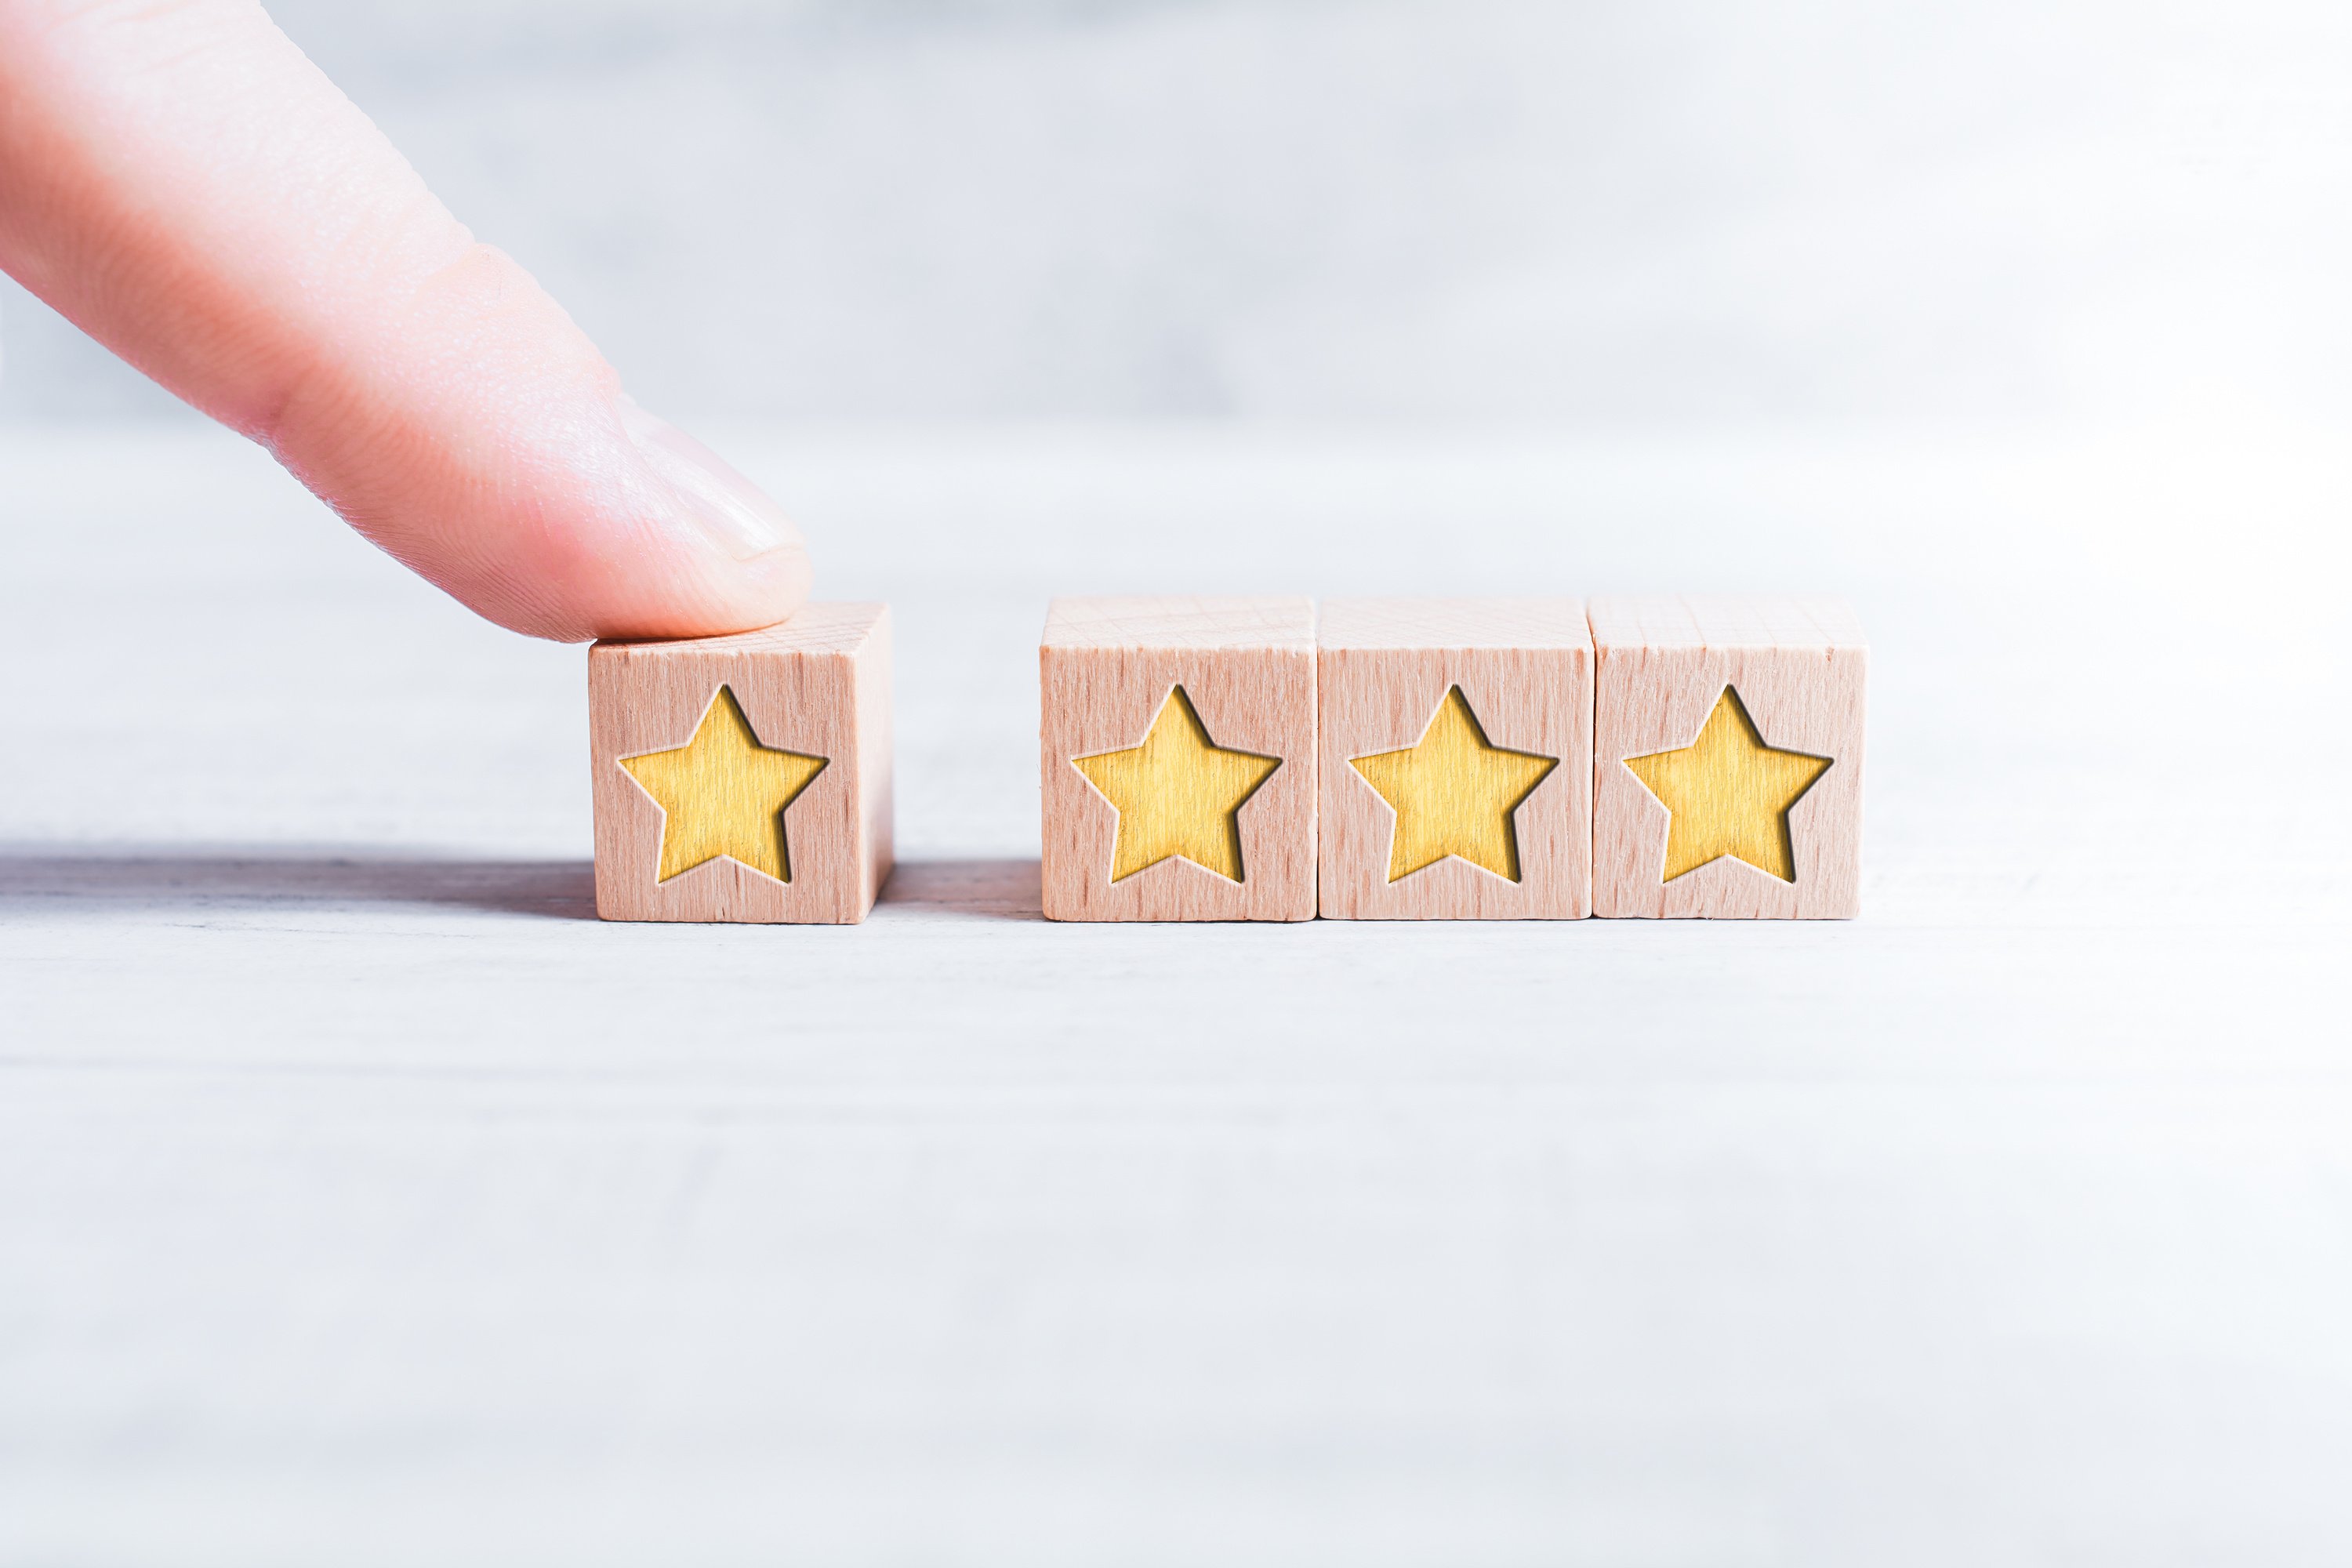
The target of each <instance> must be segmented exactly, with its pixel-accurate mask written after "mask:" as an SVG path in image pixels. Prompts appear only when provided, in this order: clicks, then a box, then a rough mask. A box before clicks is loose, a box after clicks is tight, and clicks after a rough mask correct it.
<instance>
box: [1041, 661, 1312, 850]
mask: <svg viewBox="0 0 2352 1568" xmlns="http://www.w3.org/2000/svg"><path fill="white" fill-rule="evenodd" d="M1071 762H1072V763H1073V765H1075V766H1076V768H1077V770H1078V771H1079V772H1080V773H1084V774H1086V776H1087V783H1089V784H1093V785H1094V786H1095V788H1096V789H1097V790H1099V791H1101V792H1102V796H1103V798H1104V799H1105V800H1108V801H1109V802H1110V803H1111V805H1113V806H1115V807H1116V808H1118V846H1117V847H1116V848H1115V849H1114V850H1113V851H1112V854H1111V870H1110V879H1111V880H1112V881H1114V882H1118V881H1122V880H1124V879H1127V878H1129V877H1132V876H1134V875H1135V874H1136V873H1137V872H1138V871H1140V870H1143V869H1145V868H1148V867H1152V866H1157V865H1158V864H1160V861H1162V860H1165V859H1168V858H1171V856H1181V857H1182V858H1184V859H1187V860H1190V861H1192V864H1194V865H1195V866H1199V867H1201V868H1203V869H1205V870H1210V871H1214V872H1215V873H1216V874H1217V875H1218V876H1220V877H1223V878H1224V879H1225V880H1227V881H1229V882H1238V881H1240V880H1241V879H1242V830H1241V823H1240V821H1239V820H1238V816H1239V813H1240V811H1241V808H1242V805H1243V803H1244V802H1245V801H1247V800H1248V799H1249V797H1250V796H1251V795H1255V794H1256V793H1257V789H1258V786H1259V785H1260V784H1264V783H1265V781H1266V780H1267V779H1268V778H1269V777H1271V776H1272V774H1273V773H1274V770H1275V769H1276V768H1278V767H1280V766H1282V759H1281V758H1279V757H1261V756H1259V755H1257V754H1256V753H1255V752H1236V751H1232V750H1229V749H1228V748H1226V747H1223V746H1220V745H1218V744H1217V743H1216V742H1213V741H1212V740H1210V739H1209V731H1208V729H1207V727H1206V726H1205V725H1203V724H1202V722H1201V716H1200V715H1199V714H1198V713H1196V712H1194V711H1193V710H1192V699H1191V698H1190V697H1187V696H1186V695H1185V694H1184V689H1183V688H1182V687H1181V686H1178V687H1174V688H1171V689H1170V691H1169V693H1168V698H1167V700H1166V701H1164V702H1162V703H1160V712H1159V715H1158V717H1156V718H1154V719H1153V720H1152V721H1151V729H1150V732H1149V733H1147V734H1146V735H1145V736H1144V737H1143V743H1142V744H1141V745H1139V746H1131V747H1129V749H1127V750H1126V751H1123V752H1097V754H1095V755H1093V756H1089V757H1074V758H1072V759H1071Z"/></svg>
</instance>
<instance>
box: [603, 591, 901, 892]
mask: <svg viewBox="0 0 2352 1568" xmlns="http://www.w3.org/2000/svg"><path fill="white" fill-rule="evenodd" d="M588 737H589V752H590V760H591V763H592V765H593V778H594V786H595V811H596V912H597V913H598V914H599V915H601V916H603V917H604V919H606V920H608V921H762V922H787V921H788V922H793V923H801V924H851V923H855V922H856V921H862V920H864V919H865V918H866V911H867V910H870V909H872V908H873V907H874V899H875V895H876V894H877V893H878V892H880V890H881V888H882V882H883V879H885V878H887V876H888V875H889V874H890V611H889V607H888V606H887V605H845V604H815V605H808V606H806V607H805V608H803V610H802V611H801V612H800V613H799V614H798V615H796V616H793V618H792V619H791V620H790V621H787V622H785V623H784V624H783V625H782V626H771V627H769V628H768V629H767V630H765V631H758V632H746V633H743V634H742V635H741V636H740V637H706V638H699V639H697V640H694V641H688V642H656V643H598V644H597V645H596V646H595V647H593V648H591V649H589V650H588Z"/></svg>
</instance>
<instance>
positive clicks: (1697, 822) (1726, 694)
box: [1625, 686, 1831, 882]
mask: <svg viewBox="0 0 2352 1568" xmlns="http://www.w3.org/2000/svg"><path fill="white" fill-rule="evenodd" d="M1830 761H1831V759H1829V758H1827V757H1816V756H1811V755H1808V754H1807V753H1805V752H1784V751H1780V750H1778V749H1776V748H1774V747H1771V746H1768V745H1766V744H1765V743H1764V737H1763V735H1762V734H1761V733H1760V732H1759V731H1758V730H1757V728H1756V721H1754V720H1752V719H1750V718H1749V717H1748V709H1747V707H1746V705H1745V704H1743V703H1742V702H1741V701H1740V700H1739V693H1738V692H1737V691H1735V690H1733V689H1731V688H1730V687H1728V686H1727V687H1725V688H1724V689H1723V695H1722V696H1721V697H1718V698H1717V699H1716V702H1715V710H1714V711H1713V712H1711V713H1709V714H1708V715H1707V718H1706V725H1705V726H1704V727H1702V728H1701V729H1700V731H1699V732H1698V739H1696V741H1693V742H1691V743H1690V744H1689V745H1687V746H1685V747H1683V748H1682V749H1681V750H1680V751H1675V752H1651V753H1650V754H1649V755H1648V756H1645V757H1628V758H1626V759H1625V765H1626V766H1627V767H1629V768H1631V769H1633V776H1634V777H1636V778H1638V779H1640V780H1641V781H1642V783H1643V784H1644V785H1646V786H1648V789H1649V791H1650V793H1651V794H1652V795H1656V796H1657V797H1658V799H1659V801H1660V803H1661V804H1663V805H1664V806H1665V808H1666V810H1667V811H1669V812H1671V813H1673V815H1674V821H1673V823H1672V824H1671V825H1670V826H1669V827H1668V829H1667V833H1666V866H1665V875H1664V880H1665V881H1668V882H1671V881H1673V880H1674V879H1675V878H1676V877H1680V876H1682V875H1684V874H1685V873H1686V872H1691V871H1696V870H1697V869H1698V868H1700V867H1701V866H1704V865H1706V864H1707V862H1709V861H1711V860H1716V859H1720V858H1722V857H1724V856H1726V855H1728V856H1731V857H1732V858H1735V859H1739V860H1745V861H1747V862H1748V864H1749V865H1750V866H1753V867H1755V868H1757V869H1758V870H1759V871H1768V872H1769V873H1771V874H1772V875H1773V876H1775V877H1778V878H1780V880H1782V881H1784V882H1794V881H1795V880H1796V879H1797V858H1796V853H1795V851H1794V849H1793V847H1791V845H1790V838H1789V808H1790V806H1792V805H1796V804H1797V802H1798V801H1799V800H1800V799H1801V798H1802V797H1803V795H1804V793H1805V792H1806V791H1807V790H1809V789H1811V788H1812V787H1813V782H1814V781H1815V780H1816V779H1819V778H1820V777H1821V776H1822V773H1826V772H1827V771H1828V770H1829V765H1830Z"/></svg>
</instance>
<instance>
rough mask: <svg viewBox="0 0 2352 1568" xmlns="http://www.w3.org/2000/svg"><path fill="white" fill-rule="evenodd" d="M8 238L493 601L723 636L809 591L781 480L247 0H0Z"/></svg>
mask: <svg viewBox="0 0 2352 1568" xmlns="http://www.w3.org/2000/svg"><path fill="white" fill-rule="evenodd" d="M0 268H5V270H6V271H7V272H8V273H9V274H10V275H11V276H13V277H15V278H16V279H17V280H18V281H19V282H21V283H22V284H24V285H25V287H26V289H30V290H31V291H32V292H34V293H35V294H37V295H38V296H40V297H41V298H42V299H43V300H47V302H48V303H49V304H50V305H51V306H53V307H55V308H56V309H57V310H58V311H59V312H60V313H62V314H63V315H65V316H66V317H67V318H68V319H69V320H71V321H74V322H75V323H76V324H77V325H79V327H81V328H82V330H83V331H87V332H89V334H90V335H91V336H92V337H94V338H96V339H98V340H99V341H100V342H102V343H104V344H106V345H107V346H108V347H109V348H110V349H112V350H113V351H114V352H115V353H119V354H121V356H122V357H123V358H124V359H125V360H128V361H129V362H130V363H132V364H133V365H136V366H137V367H138V368H139V369H140V370H142V371H143V372H144V373H146V374H148V375H150V376H152V377H153V378H154V379H155V380H156V381H157V382H159V383H161V384H163V386H165V387H166V388H168V389H169V390H171V391H172V392H173V393H175V394H176V395H179V396H180V397H182V398H184V399H185V400H186V401H187V402H188V403H190V404H192V405H194V406H195V407H197V408H199V409H201V410H203V411H204V412H205V413H206V414H208V415H210V416H213V417H214V418H215V419H217V420H219V421H220V422H221V423H222V424H224V425H226V426H229V427H230V428H231V429H234V430H236V431H239V432H241V433H243V434H244V435H246V436H248V437H252V438H253V439H254V440H256V441H257V442H259V443H260V444H261V445H262V446H264V447H267V448H268V450H269V451H270V452H271V453H272V454H274V455H275V456H276V457H277V458H278V460H279V461H280V462H282V463H284V464H285V465H286V467H287V468H288V469H289V470H290V471H291V472H292V473H293V474H294V475H295V476H296V477H297V478H298V479H300V480H301V481H302V482H303V483H304V484H305V485H307V486H309V487H310V489H311V490H312V491H314V492H315V493H316V494H317V495H318V496H319V497H320V499H321V500H324V501H326V502H327V503H328V505H330V506H331V507H333V508H334V509H335V510H336V511H338V512H340V513H341V515H342V516H343V518H344V519H345V520H346V521H349V522H350V523H351V525H352V527H353V528H356V529H357V530H359V531H361V532H362V533H363V534H365V535H366V536H367V537H368V538H369V539H371V540H373V541H374V542H376V543H377V544H379V545H381V546H382V547H383V549H384V550H386V551H387V552H390V553H391V554H393V555H394V556H395V557H396V558H398V559H399V560H400V561H402V562H403V563H405V564H407V565H408V566H409V567H410V568H411V569H413V570H414V571H415V572H416V573H418V574H421V575H422V576H424V577H425V578H427V579H429V580H430V581H432V582H433V583H436V584H439V585H440V586H441V587H442V588H444V589H446V591H447V592H448V593H450V594H451V595H454V596H456V597H457V599H458V600H460V601H461V602H463V603H464V604H466V605H469V606H470V607H472V608H473V609H474V610H476V611H478V612H479V613H480V614H481V615H483V616H488V618H489V619H491V620H493V621H496V622H498V623H499V625H501V626H510V627H512V628H513V629H515V630H517V631H520V632H527V633H529V634H530V635H532V636H534V637H553V638H559V639H562V640H570V641H577V640H582V639H584V638H588V637H696V636H706V635H711V634H716V633H720V632H730V631H741V630H745V629H748V628H751V627H753V626H768V625H772V624H773V623H774V622H776V621H779V620H782V619H783V618H785V617H786V616H789V615H790V614H791V613H792V612H793V610H794V609H796V608H797V607H799V605H801V604H802V603H803V601H804V600H805V599H806V598H807V596H808V590H809V566H808V556H807V553H806V552H805V551H804V550H803V548H802V545H801V542H800V537H799V535H798V533H797V532H796V531H794V530H793V527H792V525H791V523H790V522H788V521H786V520H785V519H784V517H783V515H782V511H781V510H779V509H778V508H777V507H776V506H775V503H774V502H772V500H768V498H767V497H765V496H764V495H761V493H760V492H759V491H758V490H757V489H755V488H754V487H752V486H751V484H750V483H749V481H747V480H745V479H742V478H741V477H740V475H738V474H736V473H735V472H734V470H733V469H731V468H728V467H727V466H726V465H725V464H724V463H723V462H720V461H719V459H718V458H715V457H713V456H712V455H711V454H709V452H708V451H707V450H706V449H704V448H703V447H700V446H699V445H698V443H696V442H694V441H693V440H692V439H691V438H690V437H686V436H684V435H683V434H682V433H681V432H679V431H677V430H676V429H675V428H674V427H672V426H667V424H665V423H663V422H662V421H660V420H657V419H655V418H653V417H652V416H648V415H646V414H645V413H643V411H641V410H639V409H637V408H636V406H635V405H634V404H633V403H631V402H630V401H629V400H628V399H627V398H626V397H625V395H623V393H622V389H621V384H620V379H619V377H618V376H617V375H615V374H614V371H613V369H612V367H611V366H610V365H608V364H606V363H604V358H603V356H602V355H600V354H599V353H597V352H596V348H595V345H593V343H591V342H589V341H588V339H587V338H586V337H585V336H584V335H583V333H582V332H581V331H580V329H579V328H578V327H577V326H575V325H574V324H573V323H572V319H571V318H570V317H569V316H567V315H565V314H564V312H563V310H562V308H561V307H560V306H558V305H557V304H556V303H555V301H554V300H551V299H550V298H549V297H548V296H547V294H546V292H545V291H544V290H542V289H541V288H540V286H539V285H538V283H537V282H535V281H534V280H533V279H531V277H530V274H529V273H527V272H525V271H524V270H523V269H522V268H520V267H519V266H517V265H516V264H515V263H514V261H513V260H511V259H510V258H508V257H507V256H505V255H504V254H503V253H501V252H499V251H498V250H496V249H494V248H492V247H489V246H487V245H484V244H482V243H480V242H479V241H478V240H476V239H475V238H474V237H473V236H472V235H471V234H470V233H469V232H468V231H467V229H466V227H465V226H464V225H462V224H460V223H458V222H457V219H456V218H455V217H453V216H450V214H449V211H448V209H447V208H446V207H444V206H443V205H441V204H440V203H439V202H438V201H436V199H435V198H434V195H433V194H432V192H430V191H428V190H427V189H425V184H424V182H423V181H422V180H421V179H419V178H418V177H417V174H416V172H415V170H414V169H412V168H410V167H409V165H408V163H407V162H406V161H405V160H404V159H403V158H402V157H401V155H400V153H398V152H397V151H396V150H394V147H393V145H392V143H391V142H388V141H386V140H385V138H384V136H383V133H382V132H379V131H378V130H377V129H376V128H375V126H374V125H373V123H371V122H370V121H369V120H368V118H367V117H366V116H365V115H364V114H362V113H361V112H360V110H358V109H357V108H356V107H354V106H353V105H352V102H351V100H349V99H346V98H345V97H344V96H343V95H342V94H341V92H340V91H338V90H337V89H336V88H335V86H334V84H333V83H331V82H330V81H329V80H328V79H326V78H325V77H324V76H323V75H321V74H320V71H319V69H318V68H317V67H315V66H313V65H312V64H311V63H310V60H309V59H308V58H305V57H304V56H303V54H302V52H301V51H300V50H299V49H298V48H296V47H294V45H293V43H292V41H291V40H289V38H288V37H286V36H285V34H283V33H281V32H279V31H278V27H277V26H276V25H275V24H274V23H272V22H271V21H270V20H269V18H268V16H267V15H266V14H264V12H263V11H262V9H261V7H260V6H259V5H257V4H253V3H251V0H145V3H123V0H109V3H93V0H0Z"/></svg>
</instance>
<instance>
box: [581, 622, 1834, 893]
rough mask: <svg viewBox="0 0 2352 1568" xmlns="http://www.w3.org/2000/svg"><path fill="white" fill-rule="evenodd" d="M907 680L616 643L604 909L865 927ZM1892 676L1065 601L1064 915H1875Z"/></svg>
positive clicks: (594, 698) (1509, 628) (1782, 629)
mask: <svg viewBox="0 0 2352 1568" xmlns="http://www.w3.org/2000/svg"><path fill="white" fill-rule="evenodd" d="M889 656H890V650H889V613H888V610H887V608H886V607H885V606H883V605H842V604H819V605H810V606H809V607H807V608H806V609H804V610H803V611H802V612H801V613H800V614H799V615H798V616H794V617H793V619H792V620H791V621H790V622H788V623H786V624H785V625H783V626H775V627H771V628H770V629H768V630H766V631H761V632H751V633H747V634H744V635H742V636H740V637H714V638H709V639H707V640H703V641H698V642H676V643H636V644H625V643H624V644H614V643H600V644H598V645H597V646H596V647H595V648H593V650H592V651H591V653H590V657H589V707H590V731H591V742H592V745H591V750H592V753H593V756H592V761H593V768H594V787H595V811H596V907H597V912H598V913H599V914H601V915H603V916H604V917H605V918H606V919H608V920H672V921H857V920H860V919H863V918H864V916H865V914H866V911H867V910H869V909H870V908H872V906H873V903H874V900H875V897H876V895H877V893H878V892H879V891H880V889H881V885H882V882H883V880H884V879H886V878H887V876H888V874H889V868H890V833H891V810H890V701H889ZM1866 658H1867V655H1866V651H1865V649H1864V642H1863V637H1862V633H1861V628H1860V626H1859V624H1858V623H1857V622H1856V621H1855V619H1854V617H1853V613H1852V612H1851V611H1850V610H1849V609H1848V608H1846V606H1845V605H1843V604H1840V603H1837V602H1833V601H1824V600H1812V599H1784V598H1741V599H1731V598H1716V599H1686V598H1598V599H1593V600H1591V601H1584V600H1578V599H1559V598H1494V599H1339V600H1328V601H1326V602H1324V603H1323V604H1322V605H1320V606H1319V611H1318V606H1317V605H1315V604H1314V603H1313V602H1311V601H1309V600H1307V599H1303V598H1207V599H1175V598H1122V599H1109V598H1102V599H1058V600H1055V602H1054V604H1053V605H1052V607H1051V608H1050V610H1049V611H1048V612H1047V616H1046V623H1045V637H1044V638H1043V641H1042V643H1041V646H1040V648H1039V680H1040V711H1041V722H1040V725H1039V734H1040V738H1041V741H1042V743H1043V756H1042V762H1043V799H1044V829H1045V834H1044V842H1045V854H1044V865H1043V877H1044V907H1045V914H1046V915H1047V916H1048V917H1049V918H1051V919H1055V920H1070V921H1190V920H1272V921H1297V920H1310V919H1313V918H1315V917H1316V916H1318V915H1320V916H1322V917H1323V918H1325V919H1334V920H1512V919H1539V920H1580V919H1583V918H1585V917H1586V916H1589V915H1596V914H1597V915H1601V916H1642V915H1648V916H1698V917H1749V918H1757V917H1762V918H1780V919H1816V918H1829V919H1843V918H1850V917H1852V916H1853V914H1854V913H1855V912H1856V910H1857V907H1858V903H1859V899H1860V881H1861V816H1862V742H1863V700H1864V672H1865V664H1866Z"/></svg>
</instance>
